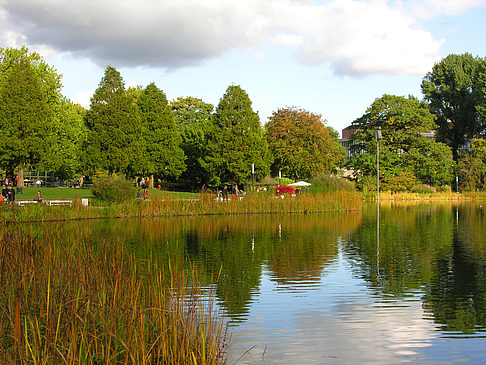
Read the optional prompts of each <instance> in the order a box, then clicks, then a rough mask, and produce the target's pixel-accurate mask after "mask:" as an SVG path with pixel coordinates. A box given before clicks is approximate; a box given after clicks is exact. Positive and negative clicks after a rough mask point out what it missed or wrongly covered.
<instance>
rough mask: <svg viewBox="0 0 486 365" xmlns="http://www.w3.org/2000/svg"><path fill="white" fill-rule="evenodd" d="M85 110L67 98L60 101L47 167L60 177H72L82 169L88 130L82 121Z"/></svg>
mask: <svg viewBox="0 0 486 365" xmlns="http://www.w3.org/2000/svg"><path fill="white" fill-rule="evenodd" d="M85 114H86V110H85V109H84V108H83V107H82V106H81V105H79V104H74V103H72V102H71V101H69V100H66V99H64V100H63V101H62V104H61V107H60V111H59V117H58V118H56V120H55V121H54V130H55V131H56V133H55V137H54V140H55V142H54V144H53V146H52V147H53V153H52V159H51V160H50V161H49V163H48V164H47V167H48V168H49V169H51V170H52V171H55V174H56V176H57V177H59V178H61V179H72V178H74V177H75V176H76V174H80V173H82V172H83V171H84V166H83V164H82V156H83V145H84V144H85V143H86V140H87V135H88V130H87V128H86V125H85V123H84V116H85Z"/></svg>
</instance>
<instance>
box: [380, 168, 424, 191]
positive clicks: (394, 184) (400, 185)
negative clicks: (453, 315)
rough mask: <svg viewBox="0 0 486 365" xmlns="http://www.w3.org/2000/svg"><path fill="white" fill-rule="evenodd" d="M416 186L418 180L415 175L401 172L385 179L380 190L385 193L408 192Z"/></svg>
mask: <svg viewBox="0 0 486 365" xmlns="http://www.w3.org/2000/svg"><path fill="white" fill-rule="evenodd" d="M415 184H417V179H416V178H415V175H414V174H413V173H410V172H400V173H398V174H397V175H391V176H387V177H385V178H383V180H382V181H381V182H380V189H382V190H384V191H386V190H390V191H407V190H410V189H411V188H412V187H413V186H414V185H415Z"/></svg>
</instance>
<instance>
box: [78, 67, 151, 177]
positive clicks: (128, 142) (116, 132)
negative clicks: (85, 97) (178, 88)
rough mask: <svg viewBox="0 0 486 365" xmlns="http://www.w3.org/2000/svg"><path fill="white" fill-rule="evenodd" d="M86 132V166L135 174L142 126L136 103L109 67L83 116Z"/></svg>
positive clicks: (113, 69)
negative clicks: (84, 116)
mask: <svg viewBox="0 0 486 365" xmlns="http://www.w3.org/2000/svg"><path fill="white" fill-rule="evenodd" d="M85 121H86V126H87V127H88V129H89V132H88V141H87V144H86V163H87V165H88V166H89V167H90V168H91V170H94V169H103V170H106V171H108V172H109V173H110V174H112V173H114V172H122V173H124V174H125V175H131V174H133V173H134V166H135V164H137V163H138V161H139V159H140V149H141V145H140V141H141V136H142V134H141V125H140V119H139V117H138V111H137V108H136V104H135V103H134V102H133V99H132V98H131V97H130V95H127V93H126V91H125V86H124V82H123V79H122V78H121V76H120V73H119V72H118V71H117V70H116V69H115V68H114V67H112V66H108V67H107V68H106V70H105V75H104V77H103V78H102V80H101V82H100V84H99V87H98V89H96V91H95V93H94V95H93V97H92V98H91V105H90V109H89V110H88V112H87V113H86V119H85Z"/></svg>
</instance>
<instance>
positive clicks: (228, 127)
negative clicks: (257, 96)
mask: <svg viewBox="0 0 486 365" xmlns="http://www.w3.org/2000/svg"><path fill="white" fill-rule="evenodd" d="M207 136H208V142H207V148H208V153H207V155H206V156H205V157H204V158H203V160H202V161H201V165H202V166H203V168H205V169H206V171H208V173H209V175H210V176H211V182H210V184H211V185H219V184H220V183H232V182H235V183H237V184H241V183H244V182H245V181H247V180H248V179H249V178H250V177H251V166H252V164H255V176H256V178H257V179H259V178H263V177H264V176H266V175H267V174H268V173H269V170H270V168H269V166H270V163H271V156H270V153H269V151H268V145H267V141H266V139H265V136H264V132H263V128H262V126H261V124H260V118H259V117H258V114H257V113H256V112H254V111H253V110H252V107H251V101H250V98H249V97H248V94H247V93H246V92H245V91H244V90H243V89H242V88H241V87H240V86H234V85H232V86H229V87H228V89H227V90H226V93H225V94H224V96H223V97H222V98H221V100H220V102H219V105H218V107H217V109H216V114H215V116H214V120H213V123H212V125H211V126H210V128H209V130H208V134H207Z"/></svg>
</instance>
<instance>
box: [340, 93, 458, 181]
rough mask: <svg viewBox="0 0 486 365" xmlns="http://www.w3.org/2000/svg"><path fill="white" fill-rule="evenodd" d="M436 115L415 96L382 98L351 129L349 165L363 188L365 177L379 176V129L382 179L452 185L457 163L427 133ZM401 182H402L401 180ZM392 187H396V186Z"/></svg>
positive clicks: (448, 150)
mask: <svg viewBox="0 0 486 365" xmlns="http://www.w3.org/2000/svg"><path fill="white" fill-rule="evenodd" d="M434 119H435V116H434V115H433V114H432V113H430V111H429V108H428V105H427V103H425V102H423V101H419V100H418V99H417V98H415V97H413V96H409V97H408V98H405V97H402V96H395V95H383V96H382V97H381V98H378V99H376V100H375V101H374V102H373V104H372V105H371V106H370V107H369V108H368V109H367V110H366V113H365V114H364V115H363V116H361V117H360V118H358V119H356V120H355V121H354V122H353V124H352V126H353V127H354V128H355V129H356V131H357V133H356V134H355V135H354V136H353V141H354V145H353V146H352V150H353V157H352V158H351V160H350V161H349V165H350V166H351V167H352V168H353V169H354V170H355V173H356V175H357V177H358V179H359V180H360V181H361V187H364V186H363V183H364V182H365V181H366V179H365V178H366V177H370V176H373V175H375V176H376V167H377V166H376V152H377V142H376V140H375V137H374V132H375V131H376V130H381V133H382V137H383V138H382V139H381V140H380V179H383V180H384V183H385V184H384V188H386V181H387V180H388V181H395V180H396V179H397V177H398V179H399V180H400V179H402V180H405V178H410V179H411V183H412V184H413V183H417V182H420V183H424V184H430V185H436V186H438V185H446V184H450V183H451V182H452V178H453V168H454V163H453V160H452V154H451V151H450V149H449V148H448V147H447V146H446V145H444V144H442V143H439V142H435V141H434V140H431V139H427V137H426V135H425V133H427V132H431V131H432V130H433V129H434V128H435V123H434ZM398 182H399V181H398ZM390 185H394V186H393V188H396V186H395V184H391V183H390ZM390 187H391V186H390Z"/></svg>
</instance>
